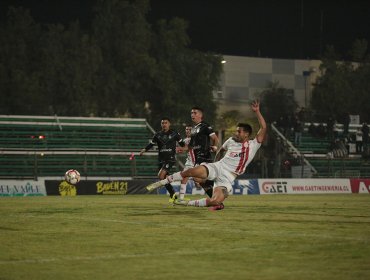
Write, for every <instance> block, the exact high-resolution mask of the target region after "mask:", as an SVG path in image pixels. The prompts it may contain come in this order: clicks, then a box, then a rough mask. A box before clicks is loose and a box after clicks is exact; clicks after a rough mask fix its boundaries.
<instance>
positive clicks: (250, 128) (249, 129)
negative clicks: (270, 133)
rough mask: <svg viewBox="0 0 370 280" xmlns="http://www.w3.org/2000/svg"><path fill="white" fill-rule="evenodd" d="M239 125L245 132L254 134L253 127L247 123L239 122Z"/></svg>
mask: <svg viewBox="0 0 370 280" xmlns="http://www.w3.org/2000/svg"><path fill="white" fill-rule="evenodd" d="M237 127H241V128H242V129H243V130H244V131H245V132H248V133H249V135H251V134H252V127H251V126H250V125H249V124H247V123H238V124H237Z"/></svg>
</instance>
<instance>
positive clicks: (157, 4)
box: [0, 0, 370, 58]
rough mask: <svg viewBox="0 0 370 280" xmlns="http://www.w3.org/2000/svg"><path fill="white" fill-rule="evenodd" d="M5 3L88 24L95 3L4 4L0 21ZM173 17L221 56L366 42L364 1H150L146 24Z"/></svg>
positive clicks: (368, 9)
mask: <svg viewBox="0 0 370 280" xmlns="http://www.w3.org/2000/svg"><path fill="white" fill-rule="evenodd" d="M9 3H11V4H12V5H14V6H23V7H26V8H28V9H30V10H31V15H32V16H33V17H34V18H35V20H36V21H37V22H53V23H55V22H61V23H67V22H68V21H70V20H72V19H79V20H80V21H81V22H82V23H85V24H86V23H88V21H89V19H91V16H92V15H91V6H92V4H93V3H94V1H88V0H74V1H72V0H54V1H52V0H49V1H48V0H38V1H36V0H24V1H21V0H12V1H10V0H2V1H1V2H0V10H1V14H0V16H1V21H2V22H3V21H4V17H5V13H6V10H7V9H6V7H7V6H8V5H9ZM302 3H303V7H302ZM175 16H177V17H181V18H184V19H186V20H187V21H188V22H189V30H188V34H189V36H190V38H191V42H192V43H191V47H193V48H196V49H199V50H202V51H212V52H217V53H221V54H229V55H245V56H262V57H275V58H317V57H318V54H319V53H320V50H323V49H324V46H325V45H327V44H330V45H333V46H334V47H335V48H336V49H337V50H338V51H340V52H341V53H342V54H345V53H346V52H348V50H349V49H350V47H351V45H352V43H353V41H354V40H355V39H357V38H360V39H366V40H367V41H368V42H370V1H368V0H352V1H349V0H337V1H333V0H329V1H324V0H322V1H316V0H311V1H308V0H281V1H276V0H274V1H273V0H259V1H257V0H255V1H248V0H151V12H150V13H149V15H148V19H149V21H150V22H153V21H155V20H156V19H158V18H167V19H169V18H172V17H175ZM320 29H322V32H321V31H320Z"/></svg>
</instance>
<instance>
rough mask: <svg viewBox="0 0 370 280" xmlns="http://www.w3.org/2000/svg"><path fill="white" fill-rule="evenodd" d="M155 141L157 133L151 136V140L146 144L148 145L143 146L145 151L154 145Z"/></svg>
mask: <svg viewBox="0 0 370 280" xmlns="http://www.w3.org/2000/svg"><path fill="white" fill-rule="evenodd" d="M155 143H157V134H155V135H154V136H153V138H152V140H151V141H150V142H149V144H148V145H146V147H145V151H148V150H150V149H151V148H152V147H153V146H154V145H155Z"/></svg>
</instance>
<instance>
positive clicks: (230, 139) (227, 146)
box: [222, 137, 233, 150]
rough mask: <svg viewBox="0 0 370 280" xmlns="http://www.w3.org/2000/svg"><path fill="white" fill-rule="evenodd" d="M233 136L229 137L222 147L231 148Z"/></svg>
mask: <svg viewBox="0 0 370 280" xmlns="http://www.w3.org/2000/svg"><path fill="white" fill-rule="evenodd" d="M232 139H233V138H232V137H230V138H229V139H227V140H226V141H225V142H224V143H223V144H222V148H223V149H225V150H228V149H229V145H230V143H231V141H232Z"/></svg>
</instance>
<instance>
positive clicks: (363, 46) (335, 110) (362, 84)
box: [312, 40, 370, 121]
mask: <svg viewBox="0 0 370 280" xmlns="http://www.w3.org/2000/svg"><path fill="white" fill-rule="evenodd" d="M350 54H352V60H353V61H356V63H353V62H349V61H340V55H339V54H337V53H336V51H335V49H334V48H333V47H328V48H327V49H326V52H325V54H324V57H323V58H322V64H321V65H320V71H321V74H322V75H321V76H320V77H319V78H318V79H317V81H316V83H315V87H314V89H313V91H312V108H313V109H314V110H315V111H316V114H317V118H318V119H319V120H320V121H326V119H327V118H328V117H329V116H331V117H335V118H337V120H339V121H341V120H340V117H341V116H343V115H344V114H346V113H347V112H350V113H351V114H360V115H361V118H362V119H364V120H368V119H369V111H370V97H369V96H370V83H369V79H368V77H369V74H370V64H369V61H370V60H369V55H368V54H367V43H366V41H364V40H357V41H355V42H354V44H353V47H352V49H351V51H350Z"/></svg>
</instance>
